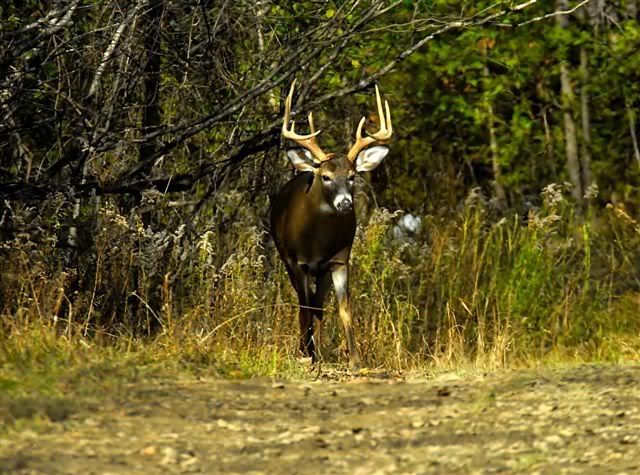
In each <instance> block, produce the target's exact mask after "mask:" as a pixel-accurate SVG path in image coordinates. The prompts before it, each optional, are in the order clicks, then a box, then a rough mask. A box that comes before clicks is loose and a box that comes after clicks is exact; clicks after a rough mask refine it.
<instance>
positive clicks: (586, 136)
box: [580, 46, 591, 190]
mask: <svg viewBox="0 0 640 475" xmlns="http://www.w3.org/2000/svg"><path fill="white" fill-rule="evenodd" d="M580 82H581V86H580V111H581V114H580V115H581V118H582V147H581V150H580V152H581V153H580V155H581V156H580V171H581V172H582V175H581V176H582V186H583V188H584V189H585V190H586V189H587V188H588V187H589V185H590V184H591V119H590V112H589V56H588V53H587V50H586V49H585V48H584V46H583V47H581V48H580Z"/></svg>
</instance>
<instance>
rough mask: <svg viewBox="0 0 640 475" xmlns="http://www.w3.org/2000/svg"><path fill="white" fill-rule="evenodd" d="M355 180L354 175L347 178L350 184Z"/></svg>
mask: <svg viewBox="0 0 640 475" xmlns="http://www.w3.org/2000/svg"><path fill="white" fill-rule="evenodd" d="M355 179H356V176H355V175H351V176H350V177H349V181H350V182H351V183H353V182H354V180H355Z"/></svg>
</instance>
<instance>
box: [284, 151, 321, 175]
mask: <svg viewBox="0 0 640 475" xmlns="http://www.w3.org/2000/svg"><path fill="white" fill-rule="evenodd" d="M287 157H289V161H290V162H291V164H292V165H293V166H294V167H295V168H296V170H298V171H301V172H312V171H315V169H316V168H318V164H317V163H316V162H315V161H314V160H313V158H312V157H311V152H309V150H305V149H300V148H292V149H289V150H287Z"/></svg>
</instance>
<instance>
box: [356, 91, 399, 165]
mask: <svg viewBox="0 0 640 475" xmlns="http://www.w3.org/2000/svg"><path fill="white" fill-rule="evenodd" d="M376 102H377V103H378V117H380V130H378V131H377V132H376V133H375V134H369V137H364V138H363V137H362V126H363V125H364V122H365V120H366V118H365V117H363V118H362V119H360V123H359V124H358V131H357V132H356V143H355V144H354V145H353V147H351V150H349V154H348V155H347V157H348V158H349V160H351V161H354V160H355V159H356V157H357V156H358V154H359V153H360V151H361V150H362V149H364V148H366V147H368V146H369V145H371V144H372V143H374V142H385V141H387V140H389V139H391V135H392V134H393V127H392V125H391V111H390V110H389V103H388V102H387V101H384V107H385V110H386V115H385V110H383V109H382V100H381V99H380V92H379V91H378V86H377V85H376ZM367 133H368V132H367Z"/></svg>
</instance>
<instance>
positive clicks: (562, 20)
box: [556, 0, 584, 202]
mask: <svg viewBox="0 0 640 475" xmlns="http://www.w3.org/2000/svg"><path fill="white" fill-rule="evenodd" d="M561 10H567V2H566V0H557V2H556V11H561ZM568 21H569V20H568V19H567V17H566V16H564V15H558V16H556V23H557V24H558V25H559V26H560V27H561V28H566V27H567V25H568ZM560 87H561V90H560V92H561V96H562V115H563V120H564V140H565V150H566V153H567V172H568V173H569V181H570V182H571V185H572V186H573V189H572V190H571V194H572V196H573V198H574V199H575V200H576V201H577V202H581V201H582V197H583V195H584V193H583V186H582V173H581V171H580V156H579V155H578V136H577V132H576V123H575V120H574V119H573V104H574V101H575V96H574V93H573V87H572V85H571V76H570V74H569V64H568V63H567V61H566V59H565V58H564V57H562V58H560Z"/></svg>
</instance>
